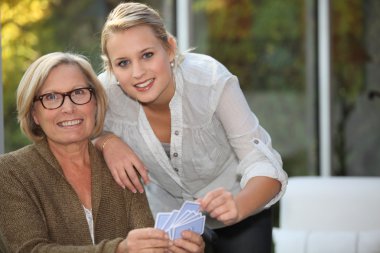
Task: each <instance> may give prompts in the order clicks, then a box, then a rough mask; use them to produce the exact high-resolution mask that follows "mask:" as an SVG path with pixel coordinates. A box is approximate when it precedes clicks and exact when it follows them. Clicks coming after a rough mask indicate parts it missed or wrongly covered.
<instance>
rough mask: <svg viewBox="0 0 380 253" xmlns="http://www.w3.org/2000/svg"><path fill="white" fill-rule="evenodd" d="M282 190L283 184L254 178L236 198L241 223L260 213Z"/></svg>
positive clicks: (266, 178)
mask: <svg viewBox="0 0 380 253" xmlns="http://www.w3.org/2000/svg"><path fill="white" fill-rule="evenodd" d="M280 190H281V183H280V182H279V181H278V180H276V179H273V178H269V177H260V176H259V177H253V178H251V179H250V180H249V181H248V183H247V184H246V186H245V187H244V188H243V189H242V190H241V191H240V192H239V193H238V194H237V195H236V196H235V201H236V205H237V208H238V212H239V221H241V220H243V219H245V218H247V217H248V216H250V215H252V214H255V213H258V212H260V211H261V210H263V208H264V207H265V205H266V204H267V203H268V202H269V201H270V200H272V199H273V198H274V197H275V196H276V195H277V194H278V193H279V192H280Z"/></svg>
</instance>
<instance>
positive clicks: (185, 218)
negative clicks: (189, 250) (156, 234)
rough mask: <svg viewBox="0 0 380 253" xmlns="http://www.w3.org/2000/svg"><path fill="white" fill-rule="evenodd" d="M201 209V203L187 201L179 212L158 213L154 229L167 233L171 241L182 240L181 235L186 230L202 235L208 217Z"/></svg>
mask: <svg viewBox="0 0 380 253" xmlns="http://www.w3.org/2000/svg"><path fill="white" fill-rule="evenodd" d="M199 209H200V206H199V203H197V202H192V201H185V202H184V203H183V204H182V206H181V209H179V210H173V211H171V212H160V213H157V216H156V223H155V225H154V227H155V228H158V229H162V230H164V231H165V232H167V233H168V235H169V238H170V239H171V240H176V239H178V238H181V233H182V231H185V230H191V231H193V232H195V233H197V234H200V235H201V234H203V231H204V227H205V220H206V217H205V216H204V215H203V214H202V213H201V212H199Z"/></svg>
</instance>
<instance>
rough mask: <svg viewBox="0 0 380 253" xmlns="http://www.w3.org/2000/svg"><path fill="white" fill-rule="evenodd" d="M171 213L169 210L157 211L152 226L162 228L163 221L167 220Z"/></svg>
mask: <svg viewBox="0 0 380 253" xmlns="http://www.w3.org/2000/svg"><path fill="white" fill-rule="evenodd" d="M171 214H172V213H171V212H161V213H158V214H157V216H156V222H155V224H154V228H159V229H162V228H163V226H164V225H165V223H166V222H167V221H168V219H169V217H170V215H171Z"/></svg>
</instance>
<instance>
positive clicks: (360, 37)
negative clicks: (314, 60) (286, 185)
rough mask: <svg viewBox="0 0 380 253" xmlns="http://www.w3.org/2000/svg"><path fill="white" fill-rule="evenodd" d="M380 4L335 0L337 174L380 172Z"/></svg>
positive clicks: (334, 90) (334, 102)
mask: <svg viewBox="0 0 380 253" xmlns="http://www.w3.org/2000/svg"><path fill="white" fill-rule="evenodd" d="M379 11H380V2H379V1H377V0H368V1H361V0H352V1H339V0H335V1H332V2H331V12H332V13H331V22H332V23H331V31H332V50H331V52H332V107H333V108H332V112H333V114H332V120H333V130H332V134H333V166H332V167H333V174H335V175H363V176H369V175H376V176H379V175H380V170H379V167H380V134H379V129H380V117H379V115H380V98H379V97H374V98H372V99H370V97H369V93H370V92H371V91H380V71H379V69H380V68H379V67H380V44H379V39H380V38H379V36H380V17H379V15H378V13H379Z"/></svg>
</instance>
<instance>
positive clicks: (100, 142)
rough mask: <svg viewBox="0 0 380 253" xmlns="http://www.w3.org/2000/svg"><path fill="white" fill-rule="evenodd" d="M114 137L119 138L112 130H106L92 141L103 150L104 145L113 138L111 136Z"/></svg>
mask: <svg viewBox="0 0 380 253" xmlns="http://www.w3.org/2000/svg"><path fill="white" fill-rule="evenodd" d="M114 137H115V138H118V137H117V136H116V135H114V134H113V133H112V132H106V131H104V132H103V133H102V134H101V135H99V136H98V137H96V138H94V139H93V140H92V143H93V144H94V145H95V147H96V148H97V149H98V150H100V151H103V149H104V146H105V145H106V144H107V142H108V141H109V140H111V138H114Z"/></svg>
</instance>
